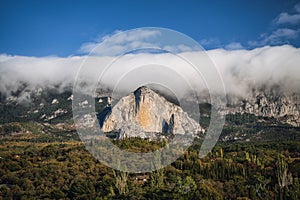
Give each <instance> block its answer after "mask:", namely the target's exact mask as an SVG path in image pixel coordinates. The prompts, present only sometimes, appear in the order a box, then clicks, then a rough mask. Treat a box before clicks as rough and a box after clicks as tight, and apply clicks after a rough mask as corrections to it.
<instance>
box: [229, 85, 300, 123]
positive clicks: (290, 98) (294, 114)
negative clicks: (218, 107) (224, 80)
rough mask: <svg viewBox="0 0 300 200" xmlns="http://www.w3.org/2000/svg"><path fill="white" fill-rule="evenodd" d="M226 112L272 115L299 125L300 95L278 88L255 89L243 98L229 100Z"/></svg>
mask: <svg viewBox="0 0 300 200" xmlns="http://www.w3.org/2000/svg"><path fill="white" fill-rule="evenodd" d="M229 103H230V104H231V105H230V106H229V108H228V113H250V114H254V115H256V116H263V117H272V118H275V119H277V120H278V121H279V122H282V123H287V124H290V125H292V126H297V127H299V126H300V95H299V94H296V93H289V94H288V93H284V92H282V91H280V90H279V89H276V88H275V89H274V88H272V89H265V90H261V89H260V90H259V89H255V90H253V91H252V92H251V93H249V94H248V95H246V96H245V97H244V98H238V100H237V99H235V100H234V101H230V100H229Z"/></svg>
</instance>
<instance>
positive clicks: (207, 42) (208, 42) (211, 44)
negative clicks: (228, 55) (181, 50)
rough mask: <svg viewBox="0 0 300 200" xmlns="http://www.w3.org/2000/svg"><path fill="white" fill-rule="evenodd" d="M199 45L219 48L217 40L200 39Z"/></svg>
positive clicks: (219, 43)
mask: <svg viewBox="0 0 300 200" xmlns="http://www.w3.org/2000/svg"><path fill="white" fill-rule="evenodd" d="M199 43H200V44H201V45H202V46H204V47H220V45H221V42H220V40H219V39H218V38H209V39H202V40H200V42H199Z"/></svg>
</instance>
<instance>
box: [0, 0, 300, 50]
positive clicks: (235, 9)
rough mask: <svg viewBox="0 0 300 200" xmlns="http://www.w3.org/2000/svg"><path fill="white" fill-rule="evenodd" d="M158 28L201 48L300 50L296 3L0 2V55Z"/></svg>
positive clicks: (65, 46)
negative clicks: (281, 47) (178, 34)
mask: <svg viewBox="0 0 300 200" xmlns="http://www.w3.org/2000/svg"><path fill="white" fill-rule="evenodd" d="M147 26H150V27H164V28H170V29H174V30H176V31H180V32H182V33H184V34H186V35H188V36H190V37H192V38H193V39H195V40H196V41H198V42H199V43H200V44H202V45H203V46H204V47H205V48H207V49H215V48H227V49H238V48H246V49H253V48H256V47H260V46H265V45H271V46H276V45H282V44H291V45H292V46H295V47H299V46H300V37H299V32H300V4H299V1H294V0H287V1H212V0H211V1H175V0H174V1H157V0H152V1H130V0H129V1H55V0H52V1H45V0H41V1H38V0H36V1H30V0H28V1H14V0H7V1H6V0H5V1H3V0H1V1H0V27H1V32H0V54H10V55H24V56H49V55H56V56H70V55H78V54H80V52H79V49H80V47H81V46H82V44H84V43H86V42H93V41H97V40H99V38H101V37H103V36H105V35H107V34H112V33H113V32H114V31H116V30H128V29H132V28H139V27H147Z"/></svg>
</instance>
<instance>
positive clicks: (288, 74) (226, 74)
mask: <svg viewBox="0 0 300 200" xmlns="http://www.w3.org/2000/svg"><path fill="white" fill-rule="evenodd" d="M185 54H190V56H191V57H193V56H197V54H198V53H197V52H186V53H185ZM207 54H208V55H209V57H210V58H211V60H212V61H213V62H214V63H215V65H216V67H217V69H218V70H219V72H220V75H221V77H222V79H223V81H224V84H225V88H226V91H227V93H233V94H237V95H243V94H246V93H247V92H249V91H250V90H249V89H251V88H253V87H256V88H257V87H262V86H272V85H279V86H281V87H282V89H284V90H287V91H289V92H300V87H299V85H300V76H299V75H300V49H299V48H295V47H293V46H290V45H283V46H274V47H270V46H265V47H262V48H256V49H253V50H224V49H215V50H210V51H207ZM166 56H167V57H166ZM143 57H144V58H146V59H147V60H149V59H150V60H151V59H152V60H153V59H154V60H156V61H157V62H160V61H162V60H164V61H165V60H166V59H168V60H167V62H168V63H169V65H172V67H174V68H177V69H179V70H182V72H183V73H184V71H185V70H186V69H185V68H184V67H182V65H181V64H180V62H177V61H176V60H172V57H168V55H165V54H144V55H143ZM86 58H87V56H71V57H65V58H62V57H25V56H13V55H6V54H2V55H0V82H1V84H0V92H1V93H2V94H4V95H6V96H10V95H11V93H12V92H14V91H16V90H17V89H18V88H20V87H21V86H22V85H24V83H25V84H26V85H27V88H28V89H34V88H36V87H37V86H39V87H52V86H54V85H60V89H63V88H65V87H66V86H72V85H73V83H74V80H75V77H76V74H77V72H78V70H79V69H80V66H81V64H82V62H83V61H84V60H85V59H86ZM139 59H140V60H139V63H142V62H143V59H142V58H139ZM106 60H107V58H105V57H97V58H93V59H89V62H91V66H93V67H97V70H95V71H98V72H99V71H100V72H101V71H103V69H104V68H105V67H106ZM121 64H122V63H121ZM128 64H129V63H127V65H128ZM125 65H126V64H124V66H125ZM116 69H117V68H116ZM89 73H91V77H93V73H94V70H93V69H91V70H89ZM114 73H122V69H121V68H118V71H115V72H112V74H114ZM137 76H139V75H138V74H137ZM141 76H142V75H141ZM94 78H96V77H95V76H94ZM139 78H143V77H139ZM189 79H190V80H191V81H195V82H198V80H193V75H192V74H190V77H189ZM89 81H92V80H91V79H90V80H87V82H89ZM110 81H111V82H109V80H107V82H108V83H106V84H107V85H111V84H114V80H113V79H111V80H110ZM131 81H132V82H134V81H135V80H134V79H132V78H131ZM173 84H176V81H174V83H173ZM178 87H180V85H178ZM201 87H202V86H201ZM203 87H204V85H203Z"/></svg>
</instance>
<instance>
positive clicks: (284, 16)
mask: <svg viewBox="0 0 300 200" xmlns="http://www.w3.org/2000/svg"><path fill="white" fill-rule="evenodd" d="M275 23H276V24H299V23H300V14H294V15H290V14H288V13H286V12H283V13H280V15H279V16H278V18H277V19H276V20H275Z"/></svg>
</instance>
